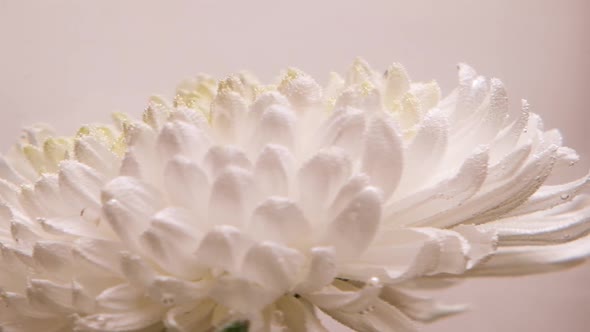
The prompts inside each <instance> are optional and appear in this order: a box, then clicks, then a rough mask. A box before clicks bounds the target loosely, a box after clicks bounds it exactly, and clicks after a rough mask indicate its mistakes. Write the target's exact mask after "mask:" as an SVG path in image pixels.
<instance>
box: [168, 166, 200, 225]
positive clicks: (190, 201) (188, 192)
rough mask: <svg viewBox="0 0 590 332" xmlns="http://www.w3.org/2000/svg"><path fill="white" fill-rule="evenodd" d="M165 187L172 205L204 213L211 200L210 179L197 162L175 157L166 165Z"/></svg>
mask: <svg viewBox="0 0 590 332" xmlns="http://www.w3.org/2000/svg"><path fill="white" fill-rule="evenodd" d="M164 186H165V187H166V191H167V193H168V196H169V197H170V199H171V200H172V203H174V204H178V205H180V206H183V207H185V208H188V209H192V210H195V211H198V212H200V213H201V214H203V213H204V209H205V207H206V202H207V200H208V199H209V197H208V196H209V179H208V178H207V175H205V173H204V172H203V171H202V170H201V168H200V167H199V166H198V165H197V164H196V163H195V162H192V161H190V160H189V159H187V158H184V157H181V156H176V157H174V158H173V159H172V160H171V161H170V162H169V163H168V164H167V165H166V169H165V171H164Z"/></svg>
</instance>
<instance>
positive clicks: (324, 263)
mask: <svg viewBox="0 0 590 332" xmlns="http://www.w3.org/2000/svg"><path fill="white" fill-rule="evenodd" d="M310 255H311V258H310V261H309V263H308V264H309V266H308V270H307V275H306V276H305V277H304V278H303V282H301V283H300V284H299V285H297V287H296V289H295V292H297V293H311V292H315V291H319V290H321V289H322V288H324V287H326V286H327V285H329V284H331V283H332V281H333V280H334V278H336V276H337V275H338V270H337V267H336V257H335V256H336V255H335V253H334V249H333V248H332V247H314V248H311V250H310Z"/></svg>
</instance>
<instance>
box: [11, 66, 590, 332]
mask: <svg viewBox="0 0 590 332" xmlns="http://www.w3.org/2000/svg"><path fill="white" fill-rule="evenodd" d="M440 95H441V93H440V90H439V88H438V86H437V84H436V83H434V82H430V83H411V82H410V81H409V79H408V77H407V75H406V72H405V70H404V69H403V67H401V66H399V65H393V66H392V67H391V68H390V69H389V70H387V72H386V73H385V74H384V75H383V74H380V73H377V72H374V71H373V70H371V69H370V68H369V66H368V65H367V64H366V63H364V62H363V61H362V60H357V61H356V62H355V63H354V65H353V67H352V68H351V70H350V71H349V73H348V74H347V76H346V78H345V79H342V78H340V76H338V75H336V74H334V75H333V76H332V79H331V81H330V83H329V84H328V85H327V86H326V87H325V88H323V89H322V88H321V87H320V86H319V85H318V84H317V83H316V82H315V81H314V80H313V79H312V78H311V77H310V76H308V75H306V74H304V73H302V72H300V71H298V70H294V69H290V70H288V71H287V72H286V73H285V75H284V76H283V78H282V80H281V81H280V83H278V85H276V86H263V85H259V84H258V83H257V82H256V80H255V79H254V78H252V77H250V76H248V75H244V74H240V75H235V76H230V77H229V78H227V79H225V80H222V81H219V82H217V81H215V80H213V79H211V78H209V77H206V76H200V77H198V78H196V79H195V80H192V81H188V82H185V83H183V84H182V85H181V86H180V87H179V89H178V91H177V95H176V97H175V99H174V101H173V102H168V101H166V100H165V99H163V98H159V97H157V98H156V97H154V98H152V100H151V101H150V104H149V107H148V109H147V110H146V111H145V114H144V118H143V121H133V120H130V119H129V118H127V117H125V116H123V115H117V116H116V117H115V120H116V121H115V123H114V124H113V125H112V126H103V125H94V126H86V127H83V128H82V129H80V131H79V133H78V135H77V136H76V137H74V138H56V137H54V136H53V135H52V133H51V131H50V130H49V129H47V128H45V127H42V126H37V127H33V128H31V129H28V130H26V131H25V134H24V136H23V138H22V143H20V144H19V145H18V146H17V147H16V149H14V150H13V151H12V152H11V153H9V154H8V155H6V156H4V157H3V158H2V159H0V177H1V178H2V180H0V197H1V201H2V204H1V206H0V222H1V223H0V249H1V253H2V255H1V257H0V287H1V289H2V297H1V301H0V307H1V310H0V327H1V328H0V330H2V331H4V332H13V331H15V332H17V331H18V332H38V331H47V332H52V331H54V332H57V331H107V332H114V331H128V332H131V331H146V332H147V331H158V332H159V331H163V330H166V331H178V332H180V331H184V332H195V331H212V330H216V329H223V328H224V327H227V326H229V325H228V324H234V325H233V328H234V330H239V329H240V328H242V330H244V329H245V325H249V328H250V330H251V331H326V328H325V327H324V326H323V325H322V322H321V321H320V319H318V313H319V312H323V313H325V314H327V315H329V316H331V317H333V318H334V319H336V320H337V321H339V322H341V323H342V324H344V325H346V326H349V327H351V328H352V329H355V330H357V331H377V332H384V331H398V332H400V331H412V330H413V329H414V327H413V325H414V324H413V322H414V321H432V320H434V319H437V318H439V317H443V316H445V315H449V314H452V313H455V312H458V311H460V310H461V308H460V307H457V306H445V305H441V304H438V303H436V302H434V301H432V300H430V299H427V298H422V297H418V296H415V295H413V294H412V292H411V291H412V290H415V289H429V288H433V287H443V286H446V285H449V284H450V283H451V281H452V280H456V279H459V278H465V277H472V276H487V275H516V274H527V273H536V272H543V271H549V270H554V269H556V268H561V267H565V266H571V265H573V264H576V263H578V262H581V261H582V260H583V259H584V258H585V257H586V256H587V255H588V254H589V253H590V239H589V238H588V236H586V234H587V233H588V230H589V229H590V222H589V218H590V200H589V199H588V197H586V196H584V195H578V192H579V191H580V190H581V189H582V187H583V186H584V185H585V184H586V183H587V177H583V178H581V179H579V180H575V181H573V182H570V183H566V184H560V185H543V183H544V182H545V180H546V179H547V178H548V177H550V176H551V175H552V174H554V173H556V172H560V171H562V170H567V169H568V166H570V165H571V164H573V163H574V162H575V161H576V160H577V155H576V154H575V152H574V151H573V150H571V149H569V148H567V147H562V143H561V136H560V134H559V133H558V132H557V131H556V130H549V131H545V130H544V129H543V126H542V123H541V120H540V118H539V117H538V116H537V115H535V114H533V113H529V111H528V107H527V105H526V103H523V108H522V111H521V112H516V113H515V114H512V113H510V112H509V110H508V102H507V97H506V91H505V89H504V87H503V85H502V83H501V82H500V81H499V80H497V79H487V78H485V77H482V76H477V75H476V73H475V72H474V71H473V70H472V69H471V68H469V67H468V66H465V65H461V66H460V67H459V87H458V88H457V89H455V90H454V91H453V92H452V93H451V94H450V95H449V96H447V97H446V98H444V99H441V96H440ZM246 322H247V323H246Z"/></svg>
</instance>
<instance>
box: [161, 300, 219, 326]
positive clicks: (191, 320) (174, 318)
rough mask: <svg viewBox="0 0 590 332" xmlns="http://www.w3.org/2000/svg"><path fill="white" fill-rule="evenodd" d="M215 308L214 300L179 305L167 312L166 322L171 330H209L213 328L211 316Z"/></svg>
mask: <svg viewBox="0 0 590 332" xmlns="http://www.w3.org/2000/svg"><path fill="white" fill-rule="evenodd" d="M214 308H215V303H214V302H213V301H203V302H199V303H197V304H188V305H184V306H177V307H174V308H172V309H170V310H169V311H168V312H167V313H166V318H165V319H164V324H165V325H166V328H168V329H169V330H170V331H171V332H207V331H210V330H211V329H212V328H213V327H212V326H211V317H212V315H213V310H214Z"/></svg>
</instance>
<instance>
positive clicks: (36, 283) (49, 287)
mask: <svg viewBox="0 0 590 332" xmlns="http://www.w3.org/2000/svg"><path fill="white" fill-rule="evenodd" d="M29 283H30V285H29V287H28V288H27V298H28V300H29V303H31V305H32V306H33V307H35V308H37V309H39V310H43V311H46V312H53V313H59V314H67V313H69V312H71V311H72V309H73V308H72V288H71V287H70V286H62V285H58V284H56V283H54V282H52V281H49V280H40V279H33V280H31V281H30V282H29Z"/></svg>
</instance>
